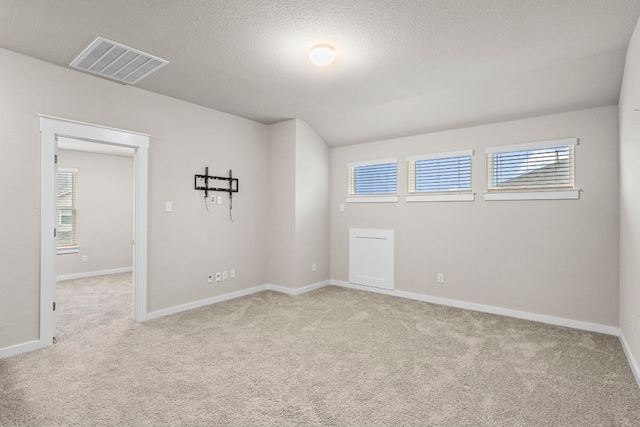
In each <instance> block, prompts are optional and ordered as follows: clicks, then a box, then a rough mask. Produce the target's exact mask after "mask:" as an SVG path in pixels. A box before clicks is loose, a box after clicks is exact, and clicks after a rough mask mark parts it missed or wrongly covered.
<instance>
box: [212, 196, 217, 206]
mask: <svg viewBox="0 0 640 427" xmlns="http://www.w3.org/2000/svg"><path fill="white" fill-rule="evenodd" d="M211 204H212V205H215V204H216V196H211Z"/></svg>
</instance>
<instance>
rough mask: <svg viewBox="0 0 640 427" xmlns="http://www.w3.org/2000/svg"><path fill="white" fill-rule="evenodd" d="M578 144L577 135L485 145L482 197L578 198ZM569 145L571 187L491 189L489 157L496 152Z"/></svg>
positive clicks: (489, 198) (492, 176)
mask: <svg viewBox="0 0 640 427" xmlns="http://www.w3.org/2000/svg"><path fill="white" fill-rule="evenodd" d="M578 144H579V140H578V138H577V137H571V138H561V139H552V140H546V141H537V142H529V143H523V144H513V145H501V146H494V147H487V148H486V149H485V153H486V166H487V181H486V184H487V192H486V193H485V194H484V199H485V200H487V201H494V200H575V199H579V198H580V188H578V187H577V186H576V174H575V171H576V150H575V147H576V146H577V145H578ZM567 146H569V147H571V150H572V157H571V158H572V162H573V164H572V165H571V166H572V173H573V176H572V187H571V188H569V187H530V188H506V189H493V188H491V185H490V180H493V178H494V172H493V171H492V168H491V164H490V161H489V157H490V156H492V155H494V154H496V153H508V152H513V151H528V150H540V149H547V148H559V147H567Z"/></svg>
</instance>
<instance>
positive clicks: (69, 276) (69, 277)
mask: <svg viewBox="0 0 640 427" xmlns="http://www.w3.org/2000/svg"><path fill="white" fill-rule="evenodd" d="M129 271H133V267H122V268H112V269H109V270H98V271H88V272H86V273H74V274H63V275H61V276H58V277H56V280H57V281H58V282H62V281H64V280H73V279H84V278H85V277H95V276H106V275H108V274H118V273H128V272H129Z"/></svg>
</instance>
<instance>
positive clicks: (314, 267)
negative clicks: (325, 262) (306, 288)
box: [311, 262, 318, 271]
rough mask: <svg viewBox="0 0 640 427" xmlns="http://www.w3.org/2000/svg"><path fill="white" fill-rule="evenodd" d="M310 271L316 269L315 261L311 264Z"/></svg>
mask: <svg viewBox="0 0 640 427" xmlns="http://www.w3.org/2000/svg"><path fill="white" fill-rule="evenodd" d="M311 271H318V266H317V265H316V263H315V262H314V263H313V264H311Z"/></svg>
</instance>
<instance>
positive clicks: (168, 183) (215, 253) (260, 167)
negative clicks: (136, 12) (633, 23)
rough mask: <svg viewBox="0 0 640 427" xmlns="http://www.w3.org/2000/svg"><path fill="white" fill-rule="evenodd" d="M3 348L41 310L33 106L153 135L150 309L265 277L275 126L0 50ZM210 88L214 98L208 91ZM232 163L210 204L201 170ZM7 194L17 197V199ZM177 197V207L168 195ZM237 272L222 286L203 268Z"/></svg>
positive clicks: (217, 171) (30, 327)
mask: <svg viewBox="0 0 640 427" xmlns="http://www.w3.org/2000/svg"><path fill="white" fill-rule="evenodd" d="M0 64H2V65H1V66H0V81H2V82H3V84H1V85H0V117H1V118H2V126H0V141H2V142H1V143H0V186H1V187H0V191H2V194H3V199H4V200H13V205H12V209H2V218H1V220H0V235H2V236H3V239H7V240H6V241H10V242H11V244H3V245H0V248H1V249H0V348H5V347H9V346H12V345H16V344H21V343H25V342H28V341H32V340H36V339H37V338H38V317H39V233H40V230H39V224H40V219H39V212H40V206H39V193H40V132H39V124H38V117H37V114H46V115H50V116H55V117H63V118H68V119H72V120H79V121H83V122H88V123H95V124H100V125H104V126H111V127H116V128H120V129H127V130H131V131H137V132H142V133H148V134H150V135H151V141H150V148H149V250H148V254H149V265H148V280H149V288H148V310H149V311H155V310H160V309H163V308H168V307H173V306H176V305H180V304H185V303H189V302H194V301H199V300H202V299H205V298H209V297H213V296H216V295H221V294H226V293H229V292H233V291H236V290H242V289H246V288H250V287H253V286H257V285H262V284H264V283H266V282H267V273H266V272H267V266H268V250H267V236H268V233H267V224H268V222H267V215H265V207H266V206H267V200H268V196H269V194H268V192H267V191H265V177H266V176H268V165H269V159H268V129H267V126H265V125H263V124H260V123H256V122H253V121H251V120H246V119H243V118H240V117H236V116H233V115H230V114H225V113H221V112H218V111H214V110H211V109H207V108H203V107H200V106H197V105H194V104H189V103H186V102H182V101H179V100H176V99H173V98H169V97H166V96H161V95H157V94H154V93H151V92H147V91H144V90H141V89H138V88H136V87H132V86H124V85H120V84H117V83H113V82H110V81H107V80H104V79H100V78H96V77H94V76H90V75H87V74H84V73H80V72H77V71H72V70H69V69H66V68H62V67H57V66H54V65H51V64H47V63H45V62H42V61H38V60H36V59H33V58H30V57H27V56H23V55H19V54H16V53H13V52H10V51H8V50H4V49H0ZM212 96H215V94H214V95H212ZM205 166H209V168H210V172H211V174H213V175H225V174H227V173H228V170H229V169H233V173H234V176H236V177H238V178H239V179H240V192H239V193H236V194H234V198H233V207H234V210H233V217H234V220H235V222H234V224H231V222H230V220H229V210H228V207H229V205H228V196H227V195H224V196H223V197H224V199H225V204H224V205H223V206H215V207H211V211H210V212H207V211H206V209H205V205H204V202H203V198H202V192H200V191H196V190H194V188H193V182H194V175H195V174H198V173H204V168H205ZM9 198H10V199H9ZM165 201H173V207H174V211H173V213H165V212H164V202H165ZM228 269H235V270H236V274H237V278H236V279H233V280H227V281H225V282H220V283H217V284H214V285H208V284H207V283H206V279H207V274H208V273H210V272H217V271H222V270H228Z"/></svg>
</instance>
